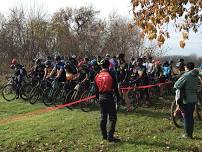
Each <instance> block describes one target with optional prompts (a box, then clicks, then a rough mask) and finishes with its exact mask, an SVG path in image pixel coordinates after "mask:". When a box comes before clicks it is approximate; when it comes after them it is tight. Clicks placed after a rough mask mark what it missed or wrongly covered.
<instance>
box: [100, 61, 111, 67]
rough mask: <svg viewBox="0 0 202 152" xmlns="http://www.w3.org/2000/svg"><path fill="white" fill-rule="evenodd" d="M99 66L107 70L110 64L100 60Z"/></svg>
mask: <svg viewBox="0 0 202 152" xmlns="http://www.w3.org/2000/svg"><path fill="white" fill-rule="evenodd" d="M100 64H101V66H102V67H104V68H108V67H109V65H110V62H109V60H106V59H103V60H101V62H100Z"/></svg>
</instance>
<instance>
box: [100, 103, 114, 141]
mask: <svg viewBox="0 0 202 152" xmlns="http://www.w3.org/2000/svg"><path fill="white" fill-rule="evenodd" d="M100 107H101V122H100V128H101V131H102V136H103V138H107V137H108V138H113V137H114V132H115V127H116V120H117V111H116V104H115V102H114V100H113V99H104V100H102V99H101V100H100ZM108 117H109V123H110V126H109V132H107V121H108Z"/></svg>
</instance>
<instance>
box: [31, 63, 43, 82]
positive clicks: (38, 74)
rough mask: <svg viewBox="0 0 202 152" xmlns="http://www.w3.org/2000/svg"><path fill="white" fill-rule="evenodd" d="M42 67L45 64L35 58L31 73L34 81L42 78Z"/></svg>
mask: <svg viewBox="0 0 202 152" xmlns="http://www.w3.org/2000/svg"><path fill="white" fill-rule="evenodd" d="M44 69H45V65H44V64H43V63H42V60H41V59H37V60H36V62H35V66H34V67H33V69H32V73H31V75H32V78H33V80H34V81H38V80H42V79H43V78H44Z"/></svg>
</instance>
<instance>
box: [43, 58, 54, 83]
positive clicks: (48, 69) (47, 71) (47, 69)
mask: <svg viewBox="0 0 202 152" xmlns="http://www.w3.org/2000/svg"><path fill="white" fill-rule="evenodd" d="M52 70H53V65H52V62H51V61H50V60H47V61H46V62H45V69H44V77H43V79H44V80H45V79H47V78H48V77H50V74H51V71H52Z"/></svg>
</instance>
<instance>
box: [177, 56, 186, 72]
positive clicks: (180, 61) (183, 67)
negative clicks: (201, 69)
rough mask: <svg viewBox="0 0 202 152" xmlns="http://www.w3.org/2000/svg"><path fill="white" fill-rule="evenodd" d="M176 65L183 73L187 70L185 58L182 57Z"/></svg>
mask: <svg viewBox="0 0 202 152" xmlns="http://www.w3.org/2000/svg"><path fill="white" fill-rule="evenodd" d="M176 67H177V68H178V70H179V71H180V73H183V72H184V71H185V64H184V59H180V60H179V62H178V63H177V64H176Z"/></svg>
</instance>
